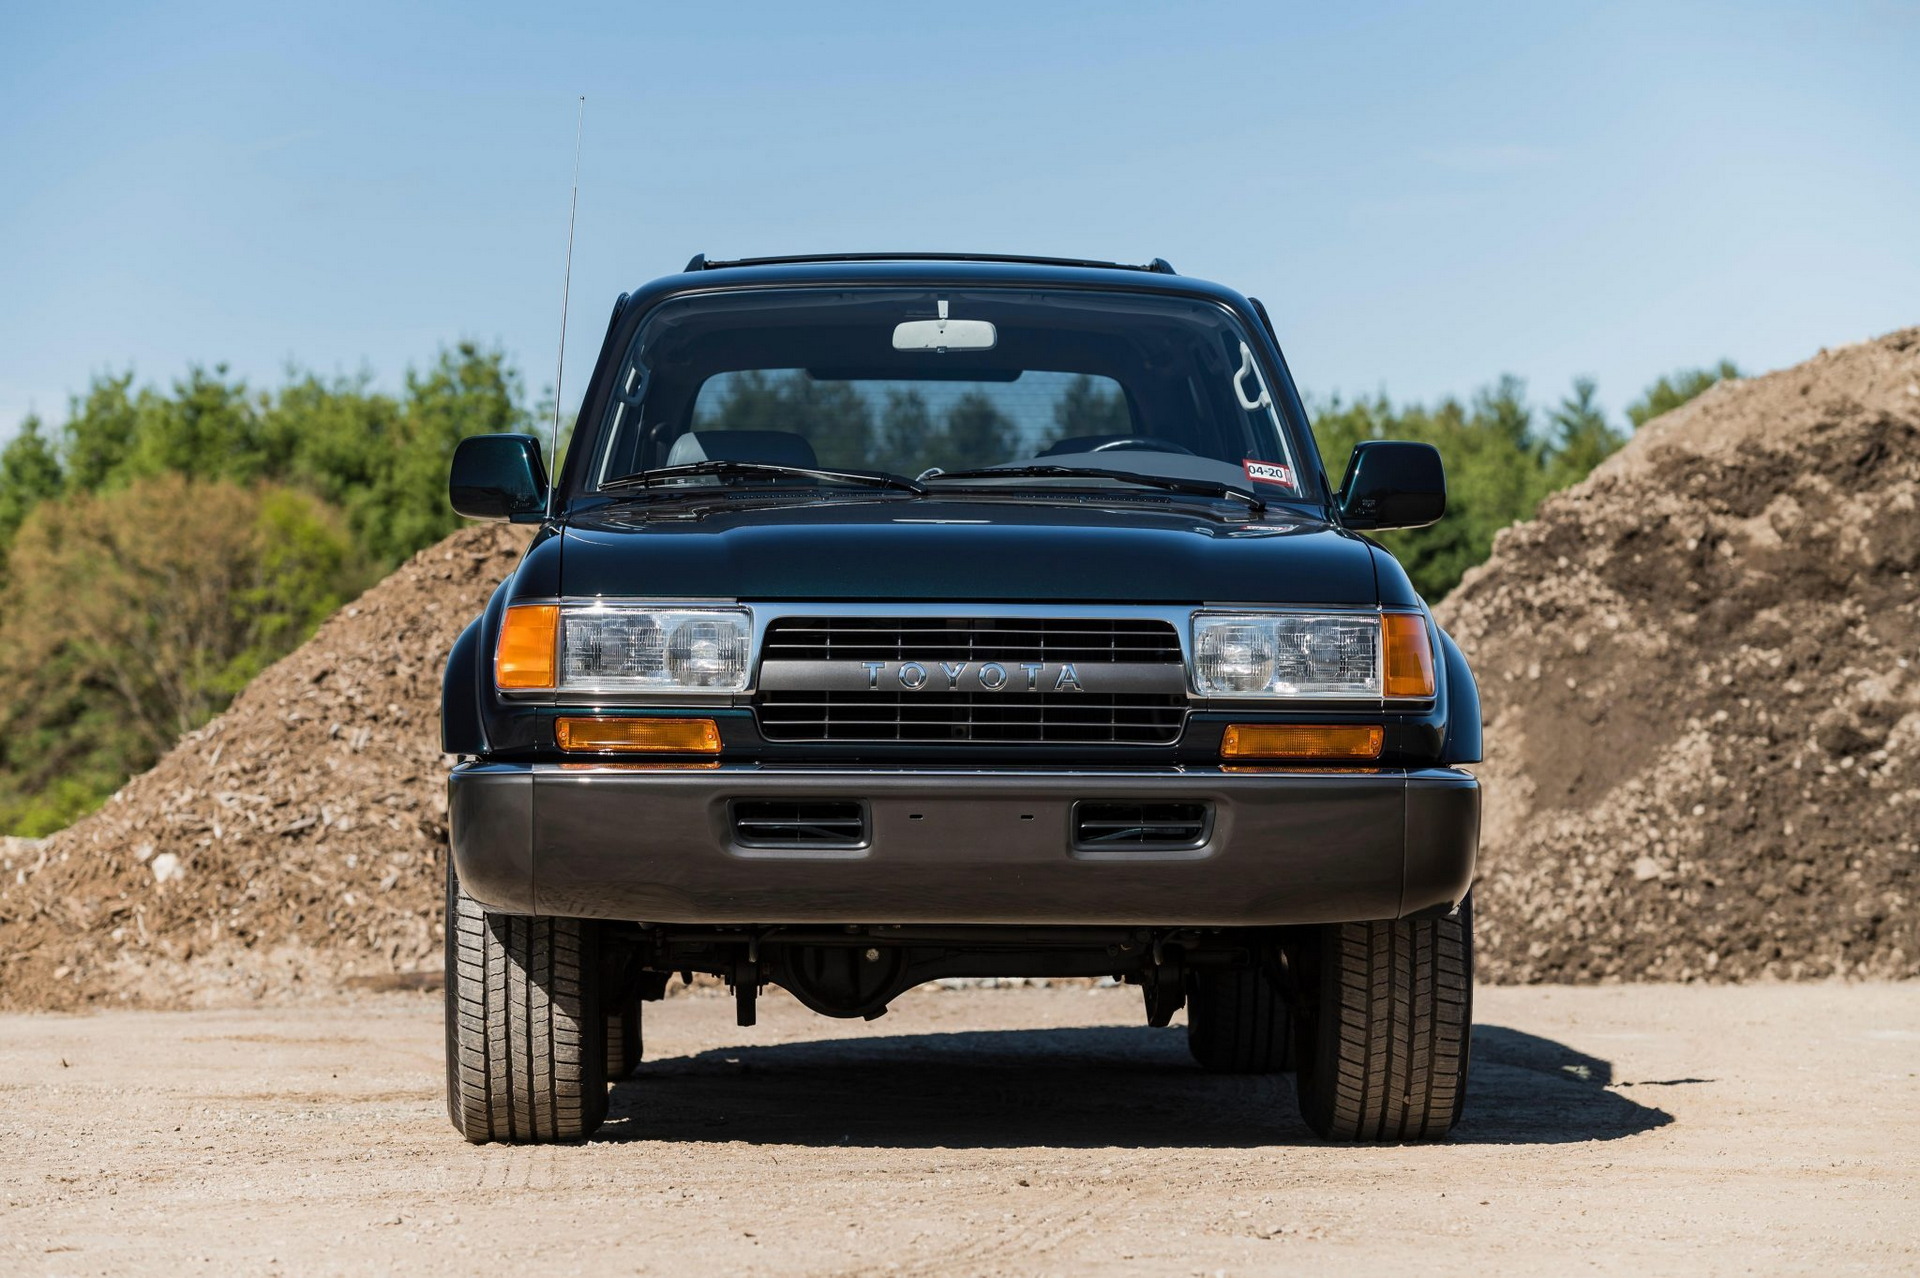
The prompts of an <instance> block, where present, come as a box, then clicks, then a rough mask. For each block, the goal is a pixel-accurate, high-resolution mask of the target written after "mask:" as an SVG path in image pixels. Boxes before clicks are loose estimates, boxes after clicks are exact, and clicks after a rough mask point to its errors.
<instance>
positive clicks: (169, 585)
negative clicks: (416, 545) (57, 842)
mask: <svg viewBox="0 0 1920 1278" xmlns="http://www.w3.org/2000/svg"><path fill="white" fill-rule="evenodd" d="M156 529H165V530H166V535H164V536H157V535H155V530H156ZM366 581H367V574H366V572H365V570H364V568H363V566H362V562H361V560H360V559H359V556H358V555H357V553H356V552H355V550H354V547H353V542H352V539H351V537H350V536H349V534H348V532H347V529H346V527H345V525H344V523H343V521H342V520H341V518H340V517H339V515H338V514H337V513H336V512H334V511H332V510H330V509H329V508H328V507H327V506H326V505H324V504H323V503H321V502H320V501H319V500H318V499H316V498H315V497H313V496H311V495H309V494H306V493H301V492H297V491H294V490H292V489H287V488H284V487H278V486H274V485H266V484H255V485H248V486H241V485H238V484H235V483H233V482H231V481H228V480H203V479H193V478H188V477H187V476H184V475H178V474H165V475H158V476H152V477H147V478H141V479H136V480H133V481H131V482H130V483H128V484H126V485H124V486H121V487H117V488H113V489H110V490H108V491H106V492H102V493H98V494H93V493H76V494H73V495H71V496H65V497H59V498H55V499H52V500H47V501H43V502H41V503H40V504H39V505H38V506H37V507H35V509H34V510H33V512H32V513H31V514H30V515H28V517H27V518H26V520H25V521H24V522H23V523H22V524H21V526H20V529H19V531H18V533H17V534H16V536H15V539H14V543H13V546H12V553H11V555H10V556H9V560H8V571H7V581H6V586H5V591H4V595H0V678H4V680H5V685H6V686H7V687H8V688H9V689H11V690H12V692H13V695H12V698H11V700H10V701H9V702H8V703H7V704H6V705H5V706H4V708H0V759H3V761H4V764H5V767H4V769H3V770H0V780H3V781H4V785H0V818H4V819H5V823H6V825H7V826H9V827H11V828H13V829H16V830H19V831H21V832H24V833H29V834H32V833H42V832H44V831H45V830H47V829H49V828H58V826H59V825H60V824H64V823H65V822H66V821H68V820H71V819H72V818H73V817H75V816H77V815H79V814H80V813H82V812H84V811H86V810H87V809H89V808H91V807H92V806H94V805H95V804H97V803H98V802H99V801H100V800H101V799H103V798H105V797H106V795H107V794H108V793H110V792H111V791H112V790H113V789H114V788H115V787H117V786H118V785H119V784H120V783H121V782H123V781H124V780H125V779H126V777H127V776H129V775H130V774H131V773H133V772H135V771H138V770H140V769H142V768H145V767H147V766H149V765H150V764H151V763H152V762H153V761H154V760H155V759H157V758H158V757H159V755H160V754H161V753H162V752H163V751H164V750H166V749H167V748H168V747H169V746H171V745H172V744H173V743H174V741H176V740H177V739H178V738H179V737H180V735H181V734H183V733H185V732H189V731H191V730H192V729H194V728H196V727H199V726H200V725H201V724H202V723H204V722H206V721H207V719H209V718H211V717H212V716H213V715H214V714H216V713H218V712H219V711H220V710H221V709H223V708H225V706H226V704H227V703H228V701H230V700H231V699H232V698H233V696H234V695H235V694H236V693H237V692H239V690H240V689H241V688H242V687H244V686H245V685H246V683H247V681H248V680H250V679H252V678H253V677H254V675H256V674H258V673H259V672H260V670H261V669H263V668H264V667H265V666H266V665H267V664H268V663H269V662H271V661H273V660H275V659H277V658H278V657H280V656H282V655H284V654H285V653H286V652H288V651H290V650H291V649H292V648H293V647H295V646H296V645H297V644H299V643H300V642H302V641H303V640H305V638H306V637H307V636H308V635H309V634H310V633H312V631H313V628H314V627H315V626H317V625H318V624H319V622H320V621H321V619H322V618H324V617H325V616H326V615H327V614H328V613H330V612H332V611H333V610H334V609H335V608H337V607H339V605H340V604H341V602H342V601H343V600H345V599H346V598H348V597H350V596H351V595H352V594H353V593H355V592H357V591H358V590H359V589H360V588H361V587H362V586H364V585H365V584H366Z"/></svg>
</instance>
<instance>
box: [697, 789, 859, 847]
mask: <svg viewBox="0 0 1920 1278" xmlns="http://www.w3.org/2000/svg"><path fill="white" fill-rule="evenodd" d="M730 808H731V814H730V815H731V817H732V823H733V837H734V840H735V841H736V842H738V843H739V844H740V845H741V846H743V847H750V848H794V849H805V848H861V847H865V846H866V845H867V805H866V804H864V803H862V802H861V801H860V800H858V799H735V800H734V801H733V803H732V804H731V805H730Z"/></svg>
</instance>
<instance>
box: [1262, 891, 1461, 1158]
mask: <svg viewBox="0 0 1920 1278" xmlns="http://www.w3.org/2000/svg"><path fill="white" fill-rule="evenodd" d="M1295 957H1297V958H1298V959H1299V960H1300V963H1299V966H1300V967H1301V968H1302V969H1303V970H1302V973H1301V975H1302V977H1303V982H1302V983H1303V985H1304V987H1305V992H1306V995H1307V998H1308V1002H1309V1006H1308V1008H1307V1014H1306V1015H1305V1016H1304V1017H1303V1018H1302V1019H1301V1021H1300V1031H1301V1033H1300V1073H1299V1093H1300V1114H1301V1117H1303V1118H1305V1119H1306V1121H1307V1126H1309V1127H1311V1128H1312V1129H1313V1130H1314V1131H1316V1132H1318V1133H1319V1134H1320V1135H1322V1136H1324V1137H1326V1138H1328V1139H1329V1140H1343V1141H1413V1140H1438V1139H1439V1138H1440V1137H1442V1136H1445V1135H1446V1134H1447V1133H1448V1132H1449V1131H1451V1130H1452V1129H1453V1125H1454V1124H1455V1123H1457V1122H1459V1121H1460V1111H1461V1107H1462V1106H1463V1104H1464V1103H1465V1101H1466V1092H1467V1056H1468V1049H1469V1046H1470V1040H1471V1036H1472V1032H1473V900H1472V898H1471V897H1469V898H1467V900H1465V901H1462V902H1461V904H1460V908H1459V909H1458V910H1457V911H1456V912H1455V913H1453V914H1451V915H1449V916H1446V917H1444V918H1437V919H1421V920H1418V921H1410V920H1397V921H1391V922H1384V923H1337V924H1330V925H1327V926H1325V927H1321V928H1317V929H1315V931H1314V933H1313V934H1312V935H1311V936H1310V938H1309V939H1307V940H1306V941H1305V943H1303V944H1302V945H1300V946H1299V947H1298V949H1297V950H1296V952H1295Z"/></svg>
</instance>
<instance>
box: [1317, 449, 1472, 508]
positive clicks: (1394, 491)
mask: <svg viewBox="0 0 1920 1278" xmlns="http://www.w3.org/2000/svg"><path fill="white" fill-rule="evenodd" d="M1335 500H1336V501H1337V502H1338V504H1339V507H1340V518H1341V520H1342V521H1343V522H1344V523H1345V524H1346V525H1347V527H1349V528H1423V527H1425V526H1426V525H1428V524H1430V523H1433V522H1434V521H1435V520H1437V519H1439V518H1440V516H1442V515H1444V514H1446V513H1447V475H1446V471H1445V470H1444V469H1443V468H1442V467H1441V465H1440V450H1439V449H1437V448H1435V447H1434V446H1433V445H1432V444H1415V443H1410V442H1407V441H1405V440H1398V439H1369V440H1366V441H1364V442H1363V443H1359V444H1355V445H1354V447H1353V457H1352V458H1351V459H1350V460H1349V461H1348V462H1347V477H1346V479H1345V480H1343V481H1342V482H1341V484H1340V495H1339V496H1338V497H1337V498H1336V499H1335Z"/></svg>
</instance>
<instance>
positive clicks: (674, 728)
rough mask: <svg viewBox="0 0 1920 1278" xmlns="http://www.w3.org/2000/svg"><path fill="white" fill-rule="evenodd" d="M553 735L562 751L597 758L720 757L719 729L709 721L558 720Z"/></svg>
mask: <svg viewBox="0 0 1920 1278" xmlns="http://www.w3.org/2000/svg"><path fill="white" fill-rule="evenodd" d="M553 735H554V738H555V739H556V740H557V741H559V743H560V748H561V749H562V750H575V751H582V752H591V753H597V754H719V753H720V725H719V724H717V723H715V722H714V721H713V720H711V719H625V718H613V717H601V716H595V717H593V718H583V719H560V720H557V721H556V722H555V723H554V725H553Z"/></svg>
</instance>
